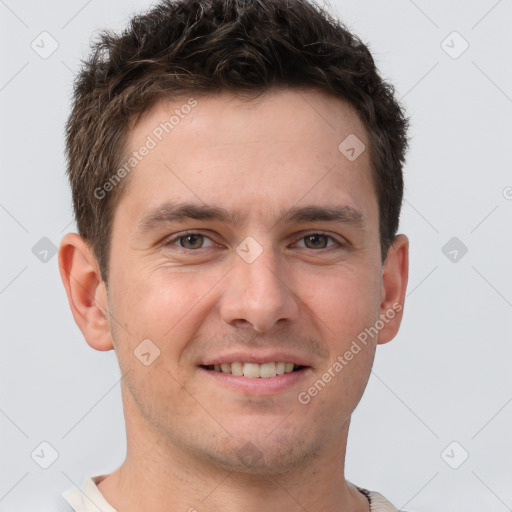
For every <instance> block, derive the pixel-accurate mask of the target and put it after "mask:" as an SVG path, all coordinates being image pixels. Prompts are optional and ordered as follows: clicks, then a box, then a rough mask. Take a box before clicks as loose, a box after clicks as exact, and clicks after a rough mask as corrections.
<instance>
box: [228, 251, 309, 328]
mask: <svg viewBox="0 0 512 512" xmlns="http://www.w3.org/2000/svg"><path fill="white" fill-rule="evenodd" d="M233 265H234V268H233V269H232V271H231V272H229V274H228V276H227V277H228V279H227V280H226V282H225V289H224V293H223V296H222V298H221V304H220V314H221V317H222V319H223V320H224V321H225V322H226V323H228V324H230V325H232V326H243V325H244V324H248V325H250V326H252V328H253V329H254V330H255V331H256V332H258V333H264V332H268V331H270V330H271V329H272V328H273V327H275V326H276V324H277V323H278V322H279V323H282V324H284V323H285V322H286V321H288V322H293V321H295V320H297V319H298V317H299V303H300V300H299V298H298V297H297V296H296V294H295V293H294V291H293V283H292V282H290V276H289V273H285V271H284V270H283V269H284V268H285V262H279V261H277V260H276V256H275V254H274V253H273V251H271V250H270V249H268V250H264V251H263V253H262V254H260V255H259V256H258V258H257V259H256V260H255V261H253V262H251V263H248V262H247V261H245V260H244V259H243V258H241V257H239V256H238V255H235V258H234V263H233Z"/></svg>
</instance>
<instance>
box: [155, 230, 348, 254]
mask: <svg viewBox="0 0 512 512" xmlns="http://www.w3.org/2000/svg"><path fill="white" fill-rule="evenodd" d="M190 235H200V236H203V237H204V238H208V239H209V240H211V241H212V242H213V240H212V239H211V238H210V237H209V236H208V235H205V234H203V233H201V232H198V231H187V232H185V233H181V234H180V235H178V236H175V237H173V238H171V239H169V240H168V241H166V242H164V246H165V247H169V246H172V245H177V244H175V242H177V241H179V240H180V239H181V238H185V237H187V236H190ZM311 235H320V236H325V237H327V238H328V239H331V240H332V241H333V242H334V243H335V244H336V245H337V246H338V248H339V249H341V248H344V247H346V244H344V243H343V242H340V241H339V240H337V239H336V238H334V237H333V236H332V235H329V234H328V233H324V232H323V231H311V232H308V233H306V234H304V235H302V236H301V237H299V240H303V239H304V238H306V237H308V236H311ZM177 247H179V248H180V249H183V250H184V251H188V252H194V251H199V250H201V249H208V247H199V248H198V249H188V248H187V247H182V246H181V245H177ZM333 247H334V246H330V247H321V248H320V249H313V248H310V247H303V249H310V250H313V251H327V250H329V249H333Z"/></svg>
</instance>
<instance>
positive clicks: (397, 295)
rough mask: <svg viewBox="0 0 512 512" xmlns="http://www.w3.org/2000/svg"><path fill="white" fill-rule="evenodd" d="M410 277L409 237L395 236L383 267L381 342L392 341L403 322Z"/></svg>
mask: <svg viewBox="0 0 512 512" xmlns="http://www.w3.org/2000/svg"><path fill="white" fill-rule="evenodd" d="M408 277H409V239H408V238H407V237H406V236H405V235H398V236H396V237H395V239H394V241H393V243H392V245H391V246H390V248H389V250H388V255H387V257H386V261H385V262H384V266H383V268H382V298H381V304H380V320H382V322H383V323H384V327H383V328H382V329H380V331H379V341H378V343H379V344H384V343H387V342H388V341H391V340H392V339H393V338H394V337H395V336H396V333H397V332H398V329H399V328H400V324H401V323H402V316H403V309H404V301H405V291H406V288H407V280H408Z"/></svg>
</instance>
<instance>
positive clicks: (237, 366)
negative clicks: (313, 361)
mask: <svg viewBox="0 0 512 512" xmlns="http://www.w3.org/2000/svg"><path fill="white" fill-rule="evenodd" d="M200 367H201V368H204V369H205V370H210V371H213V372H218V373H225V374H228V375H235V376H237V377H247V378H249V379H269V378H272V377H277V376H279V375H285V374H289V373H295V372H300V371H303V370H305V369H307V368H309V366H302V365H299V364H295V363H291V362H284V361H277V362H269V363H253V362H241V361H234V362H232V363H222V364H208V365H201V366H200Z"/></svg>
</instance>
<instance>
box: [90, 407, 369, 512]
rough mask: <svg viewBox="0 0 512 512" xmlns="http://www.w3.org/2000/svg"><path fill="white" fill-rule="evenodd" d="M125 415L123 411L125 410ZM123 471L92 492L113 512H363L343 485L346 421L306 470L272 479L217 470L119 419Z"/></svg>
mask: <svg viewBox="0 0 512 512" xmlns="http://www.w3.org/2000/svg"><path fill="white" fill-rule="evenodd" d="M125 412H126V404H125ZM125 418H126V432H127V440H128V450H127V456H126V459H125V461H124V462H123V464H122V465H121V466H120V467H119V468H118V469H117V470H116V471H114V472H113V473H111V474H110V475H108V476H107V477H106V478H104V479H103V480H102V481H101V482H100V483H99V484H98V489H99V491H100V492H101V493H102V495H103V496H104V498H105V499H106V500H107V502H108V503H110V505H112V507H114V508H115V509H116V510H118V511H119V512H138V511H140V510H141V507H143V509H144V511H145V512H157V511H158V512H161V511H162V510H167V511H169V512H174V511H183V512H185V511H188V512H218V511H219V510H222V511H223V512H260V511H261V510H266V511H268V512H278V511H279V512H281V511H282V510H287V511H290V512H304V510H316V511H330V512H334V511H336V512H341V511H344V512H367V511H368V510H369V507H368V502H367V499H366V498H365V497H364V496H363V495H362V494H361V493H360V492H359V491H357V489H356V488H355V487H354V486H353V485H352V484H350V483H348V482H347V481H346V480H345V476H344V460H345V452H346V442H347V436H348V427H349V421H347V422H346V424H345V425H343V426H342V428H340V429H339V431H338V432H337V433H336V434H335V435H334V436H333V437H332V439H331V440H330V442H328V443H327V444H326V445H324V447H323V448H322V450H321V451H320V452H319V453H317V454H315V456H314V457H312V458H310V460H309V461H308V462H307V463H305V464H300V465H298V466H297V467H294V468H293V469H289V470H288V471H286V472H281V473H279V474H265V473H259V474H254V473H248V472H242V471H237V470H232V469H228V468H223V467H221V466H219V464H218V463H216V462H212V461H210V460H205V458H204V457H201V456H198V455H196V454H194V453H191V452H190V450H188V451H187V450H186V449H184V448H183V447H182V446H180V445H179V443H173V442H172V441H170V440H169V439H168V438H164V437H163V436H162V434H157V433H156V432H155V431H154V430H152V429H150V428H148V425H147V423H146V422H145V421H144V420H143V419H142V418H141V417H140V416H136V415H133V414H128V415H125Z"/></svg>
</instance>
